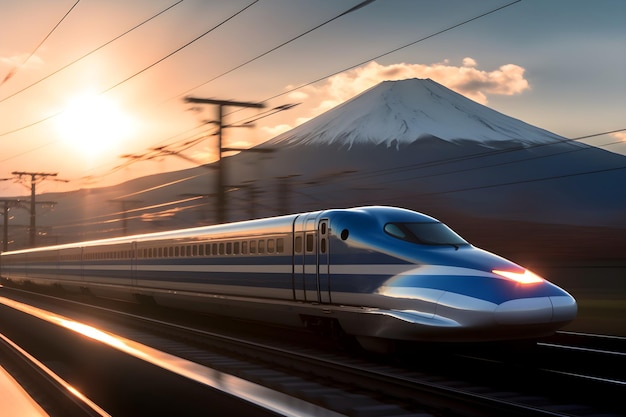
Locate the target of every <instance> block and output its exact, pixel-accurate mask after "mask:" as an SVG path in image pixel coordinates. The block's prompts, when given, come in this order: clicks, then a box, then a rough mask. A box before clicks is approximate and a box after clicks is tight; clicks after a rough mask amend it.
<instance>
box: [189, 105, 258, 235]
mask: <svg viewBox="0 0 626 417" xmlns="http://www.w3.org/2000/svg"><path fill="white" fill-rule="evenodd" d="M185 101H186V102H187V103H198V104H214V105H217V120H215V121H213V122H212V123H214V124H215V125H217V155H218V159H217V162H216V164H217V176H216V182H215V194H216V196H217V201H216V207H215V208H216V217H215V220H216V223H224V222H225V221H226V190H225V186H224V185H225V183H226V180H225V177H226V169H225V166H224V160H223V158H222V153H223V152H229V151H243V150H247V149H237V148H225V147H224V146H223V138H222V132H223V130H224V128H227V127H235V126H229V125H225V124H224V107H226V106H232V107H249V108H256V109H262V108H264V107H265V105H264V104H263V103H246V102H241V101H229V100H214V99H208V98H195V97H185Z"/></svg>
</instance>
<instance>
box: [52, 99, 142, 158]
mask: <svg viewBox="0 0 626 417" xmlns="http://www.w3.org/2000/svg"><path fill="white" fill-rule="evenodd" d="M133 125H134V123H133V120H132V118H131V116H130V115H129V114H128V113H126V112H124V111H123V110H122V109H121V108H120V107H119V106H118V105H117V103H116V102H115V101H113V100H111V99H108V98H106V97H104V96H102V95H98V94H84V95H81V96H79V97H75V98H74V99H72V100H71V101H69V102H68V104H67V106H66V107H65V110H64V111H63V113H62V114H61V115H59V117H58V120H57V127H58V131H59V134H60V136H61V138H62V140H63V141H64V142H65V143H66V144H68V145H69V146H70V147H72V148H73V149H74V150H75V151H77V152H79V153H81V154H83V155H86V156H95V155H99V154H101V153H103V152H106V151H110V150H114V149H118V148H119V147H120V146H121V145H122V144H123V142H124V140H126V139H128V138H129V137H130V136H131V134H132V133H133V130H134V126H133Z"/></svg>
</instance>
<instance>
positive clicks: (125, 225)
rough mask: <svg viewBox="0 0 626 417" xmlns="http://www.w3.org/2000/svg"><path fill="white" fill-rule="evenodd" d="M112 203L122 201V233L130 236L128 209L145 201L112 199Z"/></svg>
mask: <svg viewBox="0 0 626 417" xmlns="http://www.w3.org/2000/svg"><path fill="white" fill-rule="evenodd" d="M110 202H111V203H120V204H121V205H122V213H121V214H122V230H123V232H122V235H123V236H128V210H130V209H131V205H137V204H141V203H143V200H110Z"/></svg>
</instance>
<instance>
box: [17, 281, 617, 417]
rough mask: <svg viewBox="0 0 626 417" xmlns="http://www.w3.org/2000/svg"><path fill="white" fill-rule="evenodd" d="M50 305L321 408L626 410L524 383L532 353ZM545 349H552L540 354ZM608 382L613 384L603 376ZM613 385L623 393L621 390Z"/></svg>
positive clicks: (536, 370) (356, 411) (567, 383)
mask: <svg viewBox="0 0 626 417" xmlns="http://www.w3.org/2000/svg"><path fill="white" fill-rule="evenodd" d="M6 291H7V292H9V290H6ZM21 297H26V296H24V295H19V294H15V293H13V296H12V297H11V298H16V299H22V298H21ZM31 297H37V296H27V300H24V299H22V301H28V302H33V300H32V298H31ZM38 303H42V300H41V299H40V301H39V302H38ZM50 303H52V304H53V305H52V306H49V307H50V308H53V309H58V308H59V306H58V305H57V304H58V303H63V307H62V308H61V311H62V312H63V313H64V314H68V315H70V314H71V315H72V316H76V315H78V316H83V315H85V314H87V316H86V317H84V318H83V320H89V321H90V322H92V323H95V325H96V327H97V328H99V329H103V330H106V331H107V332H111V333H114V334H117V335H120V336H123V337H125V338H128V339H132V340H134V341H136V342H139V343H142V344H144V345H146V346H151V347H152V348H154V349H158V350H159V351H162V352H167V353H168V354H171V355H175V356H177V357H180V358H184V359H186V360H189V361H191V362H192V363H197V364H202V365H204V366H207V367H209V368H210V369H214V370H216V371H218V372H222V373H223V374H224V375H234V376H236V377H237V378H241V379H242V380H246V381H251V382H253V383H254V384H258V385H259V386H265V387H268V388H269V389H270V390H272V392H281V393H283V394H286V395H288V396H289V397H290V398H297V399H299V400H301V401H304V402H305V403H307V404H313V405H315V406H316V407H319V410H328V411H329V412H335V413H338V414H343V415H372V416H390V415H416V414H417V415H435V416H439V415H442V416H443V415H445V416H456V415H458V416H461V415H463V416H466V415H476V416H487V415H508V416H512V415H523V416H528V415H543V416H546V415H550V416H577V415H590V414H591V415H593V413H596V414H600V413H602V414H604V415H611V414H612V415H619V408H618V406H617V405H616V404H613V403H612V402H611V397H610V396H608V397H607V398H605V399H604V400H603V401H600V402H598V401H587V399H586V398H581V397H576V396H572V397H567V396H563V395H561V392H558V393H555V392H552V391H550V390H546V389H545V388H540V389H538V388H537V386H538V385H543V384H535V383H532V384H530V385H531V386H530V387H529V386H528V384H526V386H525V385H524V383H523V381H522V382H521V383H520V382H519V381H517V379H520V380H523V379H528V378H531V381H532V378H537V377H539V376H541V377H542V378H543V375H544V374H543V372H546V369H544V368H541V367H532V368H530V369H528V368H527V367H528V359H529V358H527V357H526V358H525V359H524V360H520V359H519V357H518V359H516V361H513V360H511V357H510V356H507V357H498V355H495V356H494V355H491V356H490V355H468V354H466V353H463V354H458V353H452V352H444V353H442V352H436V351H433V350H429V349H416V350H415V351H414V352H413V355H412V356H411V355H406V354H405V355H400V356H398V357H394V358H393V361H391V362H389V361H388V360H387V359H386V358H380V357H371V356H369V355H355V354H354V353H351V352H350V353H348V352H341V351H339V350H337V349H336V347H329V348H327V347H325V345H324V343H321V342H319V341H315V340H316V339H315V338H309V336H308V335H306V334H302V335H299V336H298V337H297V339H298V340H294V338H293V337H285V336H287V335H286V333H285V332H284V331H281V330H280V329H276V328H273V329H264V330H263V331H261V332H258V334H257V333H256V332H250V329H249V327H248V328H247V329H246V330H245V331H241V330H237V327H238V326H237V323H234V322H224V321H221V320H217V321H213V324H212V325H211V326H212V327H213V328H217V332H214V331H211V327H209V328H207V327H203V326H204V324H202V323H205V322H206V321H207V320H202V323H200V322H199V320H198V317H199V316H197V315H188V314H186V313H182V312H173V311H168V312H167V316H168V321H178V323H165V322H164V321H163V315H162V314H163V312H162V311H159V312H157V314H156V315H154V316H153V317H151V318H147V317H138V316H137V315H130V314H128V313H124V314H121V313H120V312H117V311H113V310H111V309H104V308H97V309H96V308H94V307H86V306H79V304H76V303H73V304H67V302H61V301H50V299H47V301H45V302H43V304H44V305H46V304H50ZM86 310H87V312H86ZM144 313H145V312H144ZM144 313H142V315H144ZM77 320H78V319H77ZM94 320H95V321H94ZM202 327H203V328H202ZM244 327H245V326H244ZM255 330H259V328H255ZM224 333H228V334H227V335H225V334H224ZM300 336H302V337H300ZM554 345H557V343H556V342H555V341H546V342H542V344H540V345H539V347H540V349H544V348H545V349H555V347H554ZM570 348H571V346H570ZM573 351H577V350H573ZM538 352H541V350H538ZM578 352H580V350H578ZM587 352H588V351H587ZM622 352H623V351H622ZM537 355H540V356H541V355H544V354H543V353H536V354H535V355H533V356H537ZM500 356H501V355H500ZM617 357H618V358H619V355H618V356H617ZM613 358H615V357H613ZM609 362H610V360H609ZM565 363H566V362H565ZM520 369H524V370H523V371H522V370H520ZM550 373H551V375H552V376H551V377H552V378H553V379H552V382H551V383H556V384H560V385H562V386H564V387H567V388H568V389H573V390H575V391H576V392H578V391H579V390H580V389H589V385H586V384H589V383H590V381H591V383H592V384H598V383H599V381H598V380H595V379H593V378H589V380H587V381H586V382H585V383H584V384H583V383H582V382H580V380H578V379H571V376H570V375H568V374H567V372H558V371H555V370H550ZM504 377H506V378H504ZM607 379H608V378H607ZM511 381H513V382H511ZM574 381H576V382H574ZM602 384H608V382H607V381H602ZM594 386H595V387H596V388H597V387H598V386H599V385H594ZM611 386H612V387H613V385H611ZM576 387H581V388H580V389H579V388H576ZM604 387H605V388H606V385H604ZM614 387H615V390H616V392H618V390H619V389H621V388H623V387H620V386H619V385H616V386H614ZM612 389H613V388H612ZM581 399H582V400H583V401H581Z"/></svg>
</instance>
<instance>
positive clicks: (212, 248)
mask: <svg viewBox="0 0 626 417" xmlns="http://www.w3.org/2000/svg"><path fill="white" fill-rule="evenodd" d="M211 255H217V243H213V244H212V245H211Z"/></svg>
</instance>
